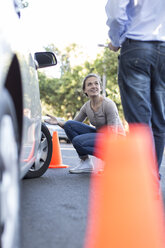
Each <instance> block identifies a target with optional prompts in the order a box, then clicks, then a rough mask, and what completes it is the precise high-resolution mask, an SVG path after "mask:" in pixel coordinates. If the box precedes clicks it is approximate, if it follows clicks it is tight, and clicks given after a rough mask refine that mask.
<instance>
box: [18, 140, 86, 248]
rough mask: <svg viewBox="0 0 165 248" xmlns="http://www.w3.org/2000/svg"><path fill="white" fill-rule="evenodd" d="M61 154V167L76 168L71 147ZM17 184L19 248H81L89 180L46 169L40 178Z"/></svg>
mask: <svg viewBox="0 0 165 248" xmlns="http://www.w3.org/2000/svg"><path fill="white" fill-rule="evenodd" d="M61 152H62V160H63V164H67V165H70V166H75V165H76V164H77V162H78V157H77V155H76V152H75V150H74V149H73V148H72V146H71V145H65V144H64V145H62V150H61ZM21 183H22V199H21V202H22V206H21V209H22V212H21V226H22V227H21V231H22V235H21V243H22V244H21V248H29V247H30V248H54V247H56V248H64V247H65V248H81V247H83V243H84V237H85V230H86V220H87V208H88V192H89V185H90V176H89V175H87V174H84V175H73V174H69V173H68V168H62V169H48V171H47V172H46V173H45V174H44V175H43V176H42V177H41V178H37V179H30V180H29V179H28V180H27V179H26V180H22V182H21Z"/></svg>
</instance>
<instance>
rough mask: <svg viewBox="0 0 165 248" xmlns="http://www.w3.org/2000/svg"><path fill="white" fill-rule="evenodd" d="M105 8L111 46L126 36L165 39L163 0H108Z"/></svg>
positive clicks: (118, 45) (149, 39)
mask: <svg viewBox="0 0 165 248" xmlns="http://www.w3.org/2000/svg"><path fill="white" fill-rule="evenodd" d="M105 10H106V14H107V17H108V20H107V25H108V26H109V28H110V30H109V38H110V40H111V42H112V45H113V46H115V47H120V46H121V44H122V43H123V42H124V40H125V39H126V38H130V39H133V40H142V41H151V40H152V41H165V0H108V2H107V4H106V7H105Z"/></svg>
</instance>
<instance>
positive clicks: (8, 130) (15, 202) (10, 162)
mask: <svg viewBox="0 0 165 248" xmlns="http://www.w3.org/2000/svg"><path fill="white" fill-rule="evenodd" d="M0 106H1V108H0V247H1V248H13V247H17V248H18V247H19V204H20V192H19V189H20V185H19V167H18V164H19V163H18V142H17V137H18V136H17V134H18V133H17V130H18V129H17V120H16V115H15V109H14V107H13V106H14V104H13V101H12V99H11V97H10V95H9V93H8V92H7V91H6V90H4V92H3V93H2V96H1V99H0Z"/></svg>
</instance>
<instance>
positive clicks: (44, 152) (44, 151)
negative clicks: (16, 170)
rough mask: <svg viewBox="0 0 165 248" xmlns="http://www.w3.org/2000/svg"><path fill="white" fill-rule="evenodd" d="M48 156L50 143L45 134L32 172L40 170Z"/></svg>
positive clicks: (42, 135) (42, 136)
mask: <svg viewBox="0 0 165 248" xmlns="http://www.w3.org/2000/svg"><path fill="white" fill-rule="evenodd" d="M47 156H48V142H47V138H46V136H45V134H44V133H43V132H42V134H41V142H40V145H39V148H38V152H37V157H36V160H35V163H34V166H33V167H32V168H31V169H30V170H31V171H36V170H39V169H40V168H41V167H42V166H43V164H44V163H45V161H46V159H47Z"/></svg>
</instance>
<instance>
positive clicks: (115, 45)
mask: <svg viewBox="0 0 165 248" xmlns="http://www.w3.org/2000/svg"><path fill="white" fill-rule="evenodd" d="M129 2H130V0H108V2H107V4H106V7H105V10H106V14H107V17H108V20H107V25H108V27H109V28H110V29H109V33H108V34H109V38H110V40H111V45H109V48H110V49H111V50H113V51H117V50H118V49H119V47H120V46H121V42H120V38H121V36H122V35H123V34H124V33H125V32H126V27H127V24H128V16H127V11H126V8H127V5H128V4H129Z"/></svg>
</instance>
